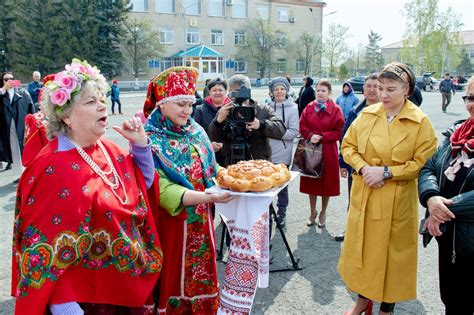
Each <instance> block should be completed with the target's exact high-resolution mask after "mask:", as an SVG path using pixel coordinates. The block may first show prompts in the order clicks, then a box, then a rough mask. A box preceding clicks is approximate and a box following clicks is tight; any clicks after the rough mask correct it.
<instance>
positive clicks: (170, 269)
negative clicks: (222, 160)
mask: <svg viewBox="0 0 474 315" xmlns="http://www.w3.org/2000/svg"><path fill="white" fill-rule="evenodd" d="M197 76H198V70H197V69H195V68H192V67H174V68H169V69H167V70H165V71H164V72H162V73H160V74H159V75H158V76H156V77H155V78H153V79H152V80H151V82H150V85H149V88H148V91H149V94H148V97H147V101H146V103H145V108H144V110H145V111H146V112H149V110H153V111H152V113H151V115H150V117H149V119H148V124H147V126H146V131H147V132H148V134H149V137H150V140H151V144H152V151H153V156H154V163H155V168H156V169H157V171H158V173H159V174H160V201H159V209H158V212H159V218H160V226H159V227H158V234H159V236H160V240H161V243H162V245H163V252H164V253H165V254H164V261H163V271H162V274H161V278H160V284H159V305H158V311H159V313H168V314H214V313H216V312H217V307H218V302H219V287H218V281H217V269H216V249H215V239H214V225H213V223H212V217H211V214H210V203H213V202H228V201H230V200H231V197H230V195H229V194H215V195H211V194H206V193H205V192H204V190H205V189H206V188H208V187H211V186H213V182H212V178H213V177H214V176H215V175H216V171H217V164H216V161H215V157H214V153H213V151H212V146H211V142H210V141H209V138H208V137H207V135H206V133H205V131H204V129H202V127H201V126H199V125H198V124H197V123H196V122H195V121H194V119H192V118H191V113H192V104H193V102H194V92H195V80H196V79H197Z"/></svg>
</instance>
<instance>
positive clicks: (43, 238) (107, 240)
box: [12, 59, 162, 315]
mask: <svg viewBox="0 0 474 315" xmlns="http://www.w3.org/2000/svg"><path fill="white" fill-rule="evenodd" d="M107 89H108V86H107V83H106V81H105V78H104V77H103V76H102V75H101V74H100V73H99V70H97V69H96V68H95V67H91V66H90V65H89V64H88V63H87V62H80V61H79V60H77V59H74V60H73V62H72V63H71V64H70V65H67V66H66V70H65V71H62V72H59V73H57V74H56V75H55V79H54V80H53V81H50V82H48V83H47V84H46V87H45V91H44V95H43V101H42V106H43V107H44V108H45V109H46V111H47V113H48V126H47V128H48V136H49V138H51V139H52V140H51V142H49V143H48V144H47V145H46V146H45V147H44V148H43V150H42V151H41V152H40V154H39V155H38V156H37V157H36V158H35V159H34V160H33V161H32V162H31V163H30V165H29V166H28V168H27V169H26V170H25V172H24V173H23V175H22V177H21V180H20V184H19V186H18V193H17V205H16V213H15V226H14V241H13V275H12V283H13V285H12V294H13V295H14V296H15V297H16V298H17V299H16V304H15V313H16V314H38V315H42V314H45V313H46V312H47V311H48V309H49V311H50V312H51V313H52V314H83V312H85V313H87V314H89V313H90V314H98V313H100V314H129V313H130V312H133V313H135V314H148V312H150V314H151V310H152V309H153V306H152V305H150V304H152V300H151V299H150V298H151V296H152V295H151V293H152V290H153V288H154V287H155V284H156V282H157V280H158V276H159V273H160V269H161V260H162V253H161V247H160V243H159V241H158V236H157V233H156V228H155V224H154V219H153V217H152V212H151V211H149V204H148V198H147V195H146V192H147V188H148V187H151V186H152V184H153V178H154V172H153V168H152V167H149V165H152V163H153V161H152V155H151V148H150V145H148V142H147V138H146V134H145V131H144V129H143V127H142V126H141V125H140V123H139V122H138V120H137V119H130V120H128V121H125V122H124V123H123V125H122V127H114V129H115V130H116V131H118V132H119V133H120V134H121V135H122V136H123V137H124V138H125V139H127V140H129V141H130V144H131V150H132V153H133V154H132V155H133V160H132V155H131V154H128V153H127V152H125V151H123V150H122V149H121V148H119V147H118V146H117V145H116V144H114V143H112V142H110V141H108V140H106V139H103V137H102V136H103V135H104V133H105V131H106V126H107V106H106V91H107ZM135 164H136V165H138V166H139V168H140V169H139V170H138V169H136V167H135V166H134V165H135ZM140 170H141V172H140ZM153 197H154V198H155V199H156V198H157V197H156V196H153ZM145 304H147V306H146V307H145V306H144V305H145Z"/></svg>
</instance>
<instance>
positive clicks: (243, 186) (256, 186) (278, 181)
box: [216, 160, 291, 192]
mask: <svg viewBox="0 0 474 315" xmlns="http://www.w3.org/2000/svg"><path fill="white" fill-rule="evenodd" d="M290 178H291V174H290V171H289V170H288V168H287V167H286V165H285V164H283V163H281V164H278V165H275V164H273V163H271V162H269V161H266V160H251V161H241V162H238V163H237V164H234V165H230V166H228V167H227V169H221V170H220V171H219V173H218V174H217V177H216V181H217V185H218V186H219V187H220V188H223V189H230V190H232V191H237V192H248V191H252V192H262V191H267V190H269V189H272V188H275V187H279V186H282V185H284V184H285V183H286V182H288V181H289V180H290Z"/></svg>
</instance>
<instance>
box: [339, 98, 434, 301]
mask: <svg viewBox="0 0 474 315" xmlns="http://www.w3.org/2000/svg"><path fill="white" fill-rule="evenodd" d="M436 145H437V138H436V135H435V132H434V130H433V126H432V125H431V122H430V120H429V119H428V117H427V116H426V115H425V114H424V113H423V112H422V111H421V110H420V109H419V108H418V107H417V106H415V105H414V104H413V103H411V102H409V101H407V102H406V103H405V105H404V107H403V108H402V110H401V112H400V113H399V114H398V115H397V117H396V118H395V119H394V120H393V121H392V122H391V123H388V121H387V114H386V112H385V109H384V107H383V105H382V103H379V104H375V105H372V106H369V107H367V108H365V109H364V110H363V111H362V112H361V114H360V116H359V117H358V118H357V119H356V120H355V121H354V122H353V123H352V125H351V126H350V128H349V129H348V131H347V133H346V136H345V137H344V139H343V142H342V149H341V150H342V155H343V157H344V160H345V161H346V163H348V164H349V165H351V166H352V167H353V168H354V174H353V175H352V176H353V183H352V191H351V202H350V208H349V215H348V218H347V223H346V236H345V240H344V244H343V247H342V251H341V256H340V259H339V264H338V271H339V273H340V275H341V277H342V279H343V281H344V282H345V283H346V285H347V287H348V288H349V289H350V290H351V291H354V292H357V293H359V294H361V295H363V296H365V297H367V298H369V299H372V300H375V301H379V302H382V301H383V302H387V303H394V302H399V301H403V300H411V299H415V298H416V272H417V248H418V246H417V242H418V234H417V233H418V192H417V178H418V173H419V171H420V169H421V167H423V165H424V164H425V162H426V161H427V160H428V159H429V158H430V157H431V155H433V153H434V152H435V150H436ZM365 165H370V166H385V165H386V166H388V167H389V168H390V170H391V171H392V174H393V178H391V179H389V180H387V181H386V182H385V184H384V185H383V186H382V187H381V188H374V189H372V188H370V187H369V186H367V185H366V184H365V183H364V180H363V178H362V176H361V175H359V171H360V169H361V168H362V167H363V166H365Z"/></svg>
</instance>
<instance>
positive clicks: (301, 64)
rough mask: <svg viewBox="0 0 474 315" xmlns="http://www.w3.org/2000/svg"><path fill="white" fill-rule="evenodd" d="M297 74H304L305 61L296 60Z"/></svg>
mask: <svg viewBox="0 0 474 315" xmlns="http://www.w3.org/2000/svg"><path fill="white" fill-rule="evenodd" d="M295 68H296V69H295V70H296V72H304V60H301V59H298V60H296V67H295Z"/></svg>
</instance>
